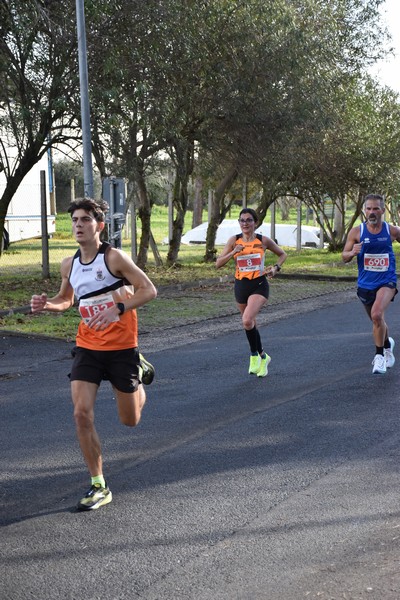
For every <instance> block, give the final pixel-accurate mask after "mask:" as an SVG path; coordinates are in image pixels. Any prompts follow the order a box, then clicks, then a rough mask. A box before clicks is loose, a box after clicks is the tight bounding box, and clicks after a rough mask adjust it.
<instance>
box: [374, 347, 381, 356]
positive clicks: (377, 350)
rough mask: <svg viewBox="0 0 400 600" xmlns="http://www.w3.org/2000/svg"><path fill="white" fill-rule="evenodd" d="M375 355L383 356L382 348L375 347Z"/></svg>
mask: <svg viewBox="0 0 400 600" xmlns="http://www.w3.org/2000/svg"><path fill="white" fill-rule="evenodd" d="M375 354H380V355H381V356H383V346H375Z"/></svg>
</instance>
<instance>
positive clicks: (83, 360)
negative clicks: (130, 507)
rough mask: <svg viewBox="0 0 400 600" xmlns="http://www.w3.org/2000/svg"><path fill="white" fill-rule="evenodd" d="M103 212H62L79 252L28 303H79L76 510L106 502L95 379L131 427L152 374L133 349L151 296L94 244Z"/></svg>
mask: <svg viewBox="0 0 400 600" xmlns="http://www.w3.org/2000/svg"><path fill="white" fill-rule="evenodd" d="M107 209H108V206H107V204H106V203H105V202H96V201H94V200H92V199H90V198H81V199H77V200H75V201H74V202H72V203H71V205H70V207H69V209H68V212H70V213H71V218H72V229H73V233H74V236H75V239H76V241H77V242H78V244H79V250H78V252H77V253H76V254H75V256H70V257H68V258H65V259H64V260H63V261H62V264H61V287H60V290H59V292H58V293H57V295H56V296H54V297H53V298H47V295H46V294H41V295H34V296H32V299H31V310H32V312H33V313H37V312H40V311H51V312H61V311H65V310H67V309H68V308H70V307H71V306H72V305H73V303H74V297H76V298H77V300H78V301H79V311H80V314H81V316H82V320H81V322H80V324H79V328H78V333H77V337H76V348H75V351H74V361H73V364H72V369H71V374H70V380H71V393H72V401H73V404H74V418H75V424H76V430H77V436H78V440H79V444H80V447H81V450H82V454H83V457H84V459H85V462H86V464H87V467H88V469H89V472H90V475H91V487H90V489H89V490H88V491H87V493H86V494H85V496H84V497H83V498H82V499H81V500H80V502H79V503H78V505H77V508H78V509H79V510H94V509H97V508H99V507H100V506H103V505H104V504H108V503H109V502H111V499H112V494H111V491H110V489H109V487H108V485H107V483H106V481H105V479H104V475H103V461H102V454H101V445H100V440H99V436H98V434H97V432H96V429H95V426H94V405H95V401H96V396H97V391H98V388H99V386H100V383H101V381H102V380H103V379H108V380H109V381H110V382H111V384H112V386H113V389H114V393H115V398H116V401H117V407H118V414H119V418H120V420H121V422H122V423H123V424H124V425H128V426H129V427H134V426H135V425H137V424H138V423H139V421H140V417H141V413H142V409H143V406H144V403H145V401H146V394H145V391H144V388H143V385H142V382H143V381H144V376H143V370H144V369H147V370H148V371H150V373H151V371H152V366H151V365H150V363H148V362H147V361H145V360H144V359H143V357H142V356H141V355H140V354H139V351H138V347H137V346H138V341H137V316H136V309H137V308H138V307H139V306H143V304H145V303H146V302H149V301H150V300H152V299H153V298H155V297H156V295H157V292H156V289H155V287H154V285H153V284H152V282H151V281H150V279H149V278H148V277H147V275H146V274H145V273H143V271H141V269H139V268H138V267H137V266H136V265H135V263H134V262H133V261H132V260H131V258H130V257H129V256H128V255H127V254H125V252H122V251H121V250H117V249H116V248H112V247H111V246H109V245H108V244H106V243H103V242H101V240H100V234H101V232H102V231H103V229H104V226H105V212H106V210H107ZM150 381H151V377H150V379H149V382H150Z"/></svg>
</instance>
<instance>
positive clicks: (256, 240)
mask: <svg viewBox="0 0 400 600" xmlns="http://www.w3.org/2000/svg"><path fill="white" fill-rule="evenodd" d="M257 223H258V218H257V213H256V212H255V210H253V209H251V208H243V209H242V210H241V211H240V215H239V224H240V228H241V230H242V232H241V233H238V234H237V235H233V236H231V237H230V238H229V240H228V241H227V243H226V244H225V247H224V249H223V251H222V253H221V254H220V256H218V258H217V261H216V267H217V269H219V268H220V267H223V266H224V265H225V264H226V263H227V262H228V261H229V260H230V259H231V258H233V259H234V261H235V263H236V271H235V299H236V302H237V305H238V308H239V310H240V314H241V315H242V322H243V327H244V330H245V332H246V336H247V339H248V342H249V346H250V365H249V373H252V374H254V375H257V376H258V377H265V376H266V375H267V374H268V365H269V363H270V362H271V357H270V356H268V354H267V353H266V352H265V351H264V349H263V346H262V342H261V337H260V333H259V331H258V329H257V323H256V318H257V315H258V313H259V312H260V310H261V308H262V307H263V306H264V305H265V304H266V303H267V301H268V296H269V285H268V280H267V278H268V279H270V278H272V277H274V276H275V275H276V274H277V273H278V272H279V271H280V270H281V267H282V265H283V263H284V262H285V260H286V258H287V255H286V253H285V252H284V251H283V250H282V248H280V247H279V246H278V245H277V244H276V243H275V242H274V241H273V240H271V239H270V238H268V237H266V236H265V235H260V234H256V233H255V230H256V229H257ZM266 250H270V251H271V252H273V253H274V254H275V255H276V256H277V257H278V258H277V262H276V264H274V265H273V266H269V267H267V268H265V267H264V255H265V251H266Z"/></svg>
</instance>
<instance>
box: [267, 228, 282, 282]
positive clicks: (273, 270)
mask: <svg viewBox="0 0 400 600" xmlns="http://www.w3.org/2000/svg"><path fill="white" fill-rule="evenodd" d="M262 243H263V246H264V249H265V250H269V251H270V252H273V253H274V254H276V256H277V257H278V260H277V261H276V264H275V265H269V266H268V267H267V268H266V269H265V274H266V275H267V277H268V278H271V277H274V275H276V274H277V273H279V271H280V270H281V268H282V265H283V263H284V262H285V260H286V259H287V254H286V252H285V251H284V250H282V248H281V247H280V246H278V244H277V243H276V242H274V240H273V239H271V238H269V237H267V236H265V235H263V238H262Z"/></svg>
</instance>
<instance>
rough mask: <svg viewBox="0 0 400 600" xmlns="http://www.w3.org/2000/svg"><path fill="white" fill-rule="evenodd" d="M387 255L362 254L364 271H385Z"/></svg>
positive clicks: (387, 261) (387, 263)
mask: <svg viewBox="0 0 400 600" xmlns="http://www.w3.org/2000/svg"><path fill="white" fill-rule="evenodd" d="M388 268H389V254H364V269H365V270H366V271H377V272H380V271H387V270H388Z"/></svg>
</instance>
